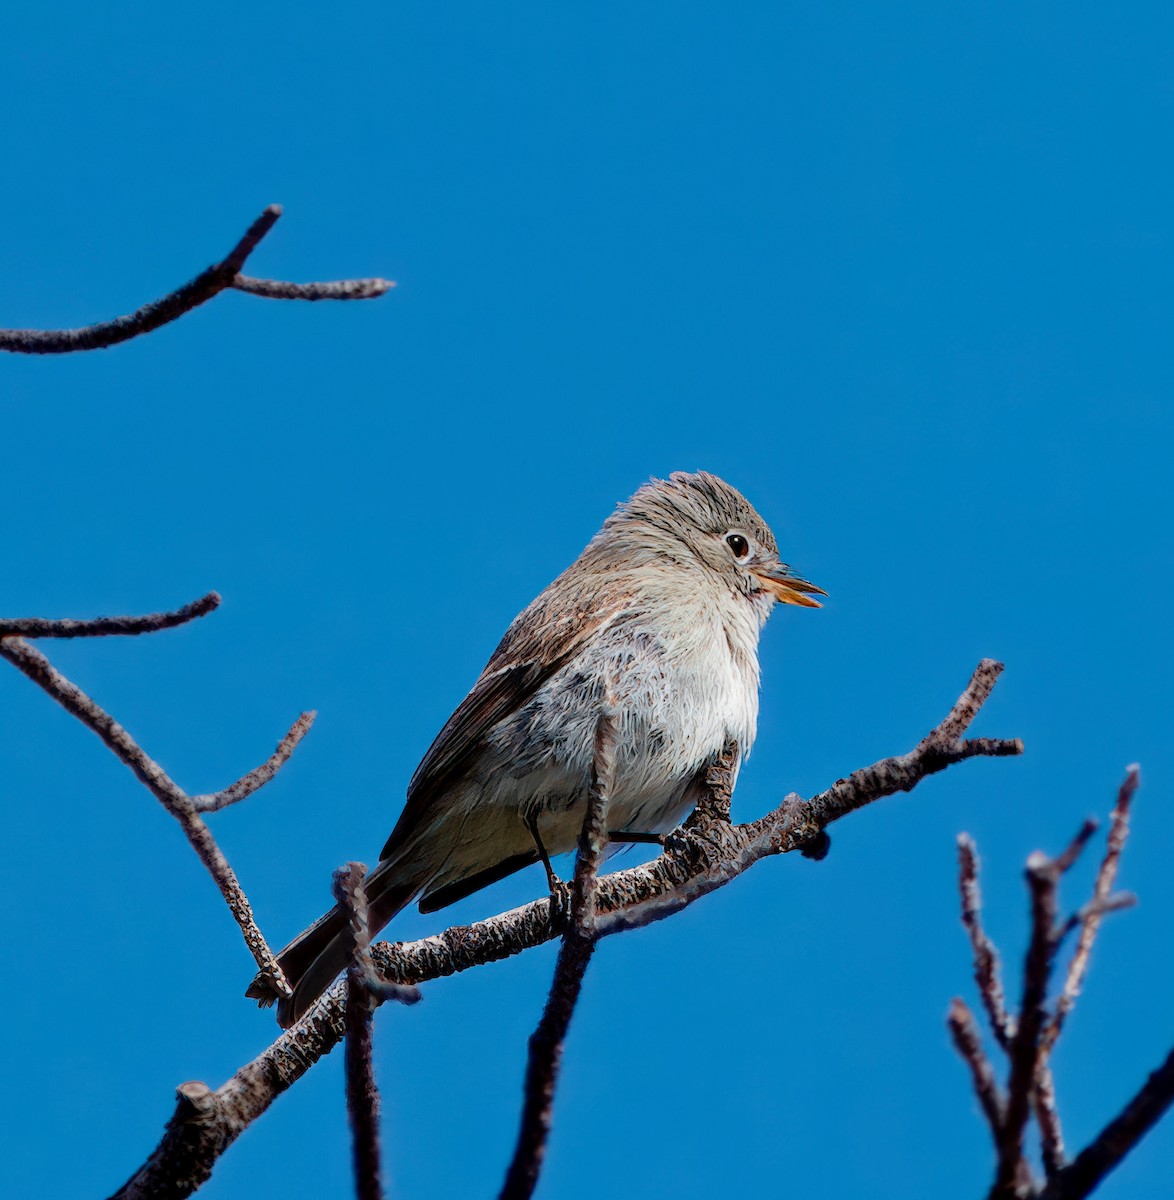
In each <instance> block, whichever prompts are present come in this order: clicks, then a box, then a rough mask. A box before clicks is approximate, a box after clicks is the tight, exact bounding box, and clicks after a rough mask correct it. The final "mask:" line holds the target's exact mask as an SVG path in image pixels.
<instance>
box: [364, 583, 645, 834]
mask: <svg viewBox="0 0 1174 1200" xmlns="http://www.w3.org/2000/svg"><path fill="white" fill-rule="evenodd" d="M573 571H574V568H571V570H570V571H568V572H566V573H564V574H563V575H561V576H559V578H558V579H556V580H555V581H554V583H552V584H551V585H550V587H548V588H547V589H546V591H544V592H543V593H542V595H540V596H539V597H538V598H537V599H536V600H535V601H534V602H533V603H532V604H531V605H530V606H529V608H527V609H526V610H525V611H524V612H522V613H521V615H520V616H518V617H516V618H515V619H514V621H513V624H511V625H510V627H509V629H507V630H506V634H505V637H503V638H502V640H501V644H500V645H499V646H498V647H497V649H496V650H495V651H494V652H493V657H492V658H491V659H490V660H489V662H488V663H486V665H485V669H484V670H483V671H482V672H481V677H480V678H479V679H478V680H477V682H476V683H475V684H474V685H473V690H472V691H471V692H470V693H469V694H468V695H467V696H466V697H465V698H464V700H462V701H461V704H460V707H458V708H457V710H456V712H454V713H453V715H452V716H451V717H449V719H448V721H447V722H446V723H445V726H444V728H443V729H442V730H441V731H440V733H439V734H437V736H436V740H435V741H434V742H433V743H432V745H431V746H430V747H429V749H428V753H427V754H425V755H424V757H423V759H422V760H421V762H420V765H419V766H418V767H417V768H416V773H415V774H414V775H413V776H412V781H411V783H409V784H408V801H407V804H406V805H405V806H404V811H403V812H402V813H401V814H400V818H399V820H398V821H397V822H396V825H395V828H394V829H393V830H392V831H391V837H389V838H388V839H387V844H386V845H385V846H384V847H383V853H382V854H381V855H380V858H387V857H389V856H390V855H391V854H394V853H395V851H396V850H398V849H399V848H400V846H401V845H403V843H404V842H405V841H406V840H407V839H408V837H409V836H410V835H411V833H412V831H413V830H414V829H415V828H416V826H417V825H418V824H419V823H420V822H421V820H422V819H423V817H424V815H425V814H426V813H427V812H428V810H429V809H430V808H431V807H432V805H433V804H434V803H435V802H436V800H438V799H439V798H441V797H443V796H445V795H446V794H447V793H448V792H449V791H450V790H451V789H452V788H453V787H454V786H455V785H456V784H457V783H459V782H460V780H461V779H462V778H464V777H465V775H466V774H467V772H468V771H469V770H470V769H471V768H472V767H473V766H474V764H475V763H476V762H477V759H478V758H479V756H480V753H481V749H482V747H483V746H484V744H485V739H486V737H487V736H488V734H489V732H490V730H492V729H493V727H494V726H495V725H496V724H497V723H498V722H499V721H502V720H504V719H505V718H506V717H508V716H509V715H510V713H513V712H516V711H517V710H518V709H519V708H521V707H522V706H523V705H524V704H526V703H527V701H529V700H530V699H531V697H532V696H533V695H534V694H535V693H536V692H537V691H538V689H539V688H540V687H542V685H543V684H544V683H545V682H546V681H547V680H548V679H549V678H550V677H551V676H552V675H553V674H554V673H555V672H556V671H558V670H559V669H560V668H562V667H564V666H565V665H566V664H567V663H568V662H570V661H571V660H572V659H573V658H574V657H575V656H576V655H577V654H578V653H579V651H580V650H582V649H583V647H584V645H585V644H586V643H587V642H588V641H589V640H590V638H591V637H592V636H593V635H594V634H595V633H596V632H598V631H599V630H600V629H602V628H603V627H604V626H605V625H608V624H610V623H611V622H612V621H613V620H614V619H615V618H616V617H617V616H618V615H619V614H620V613H621V612H623V611H624V609H625V608H626V607H627V606H628V603H629V597H628V594H627V592H626V591H621V590H620V589H618V588H617V587H616V586H615V583H614V581H613V580H608V579H606V578H605V579H597V581H596V582H598V583H599V584H600V586H599V588H598V590H593V589H591V588H590V587H589V586H585V585H586V584H588V582H589V581H588V580H587V579H585V578H584V576H583V574H581V573H579V574H577V578H575V577H572V572H573ZM569 577H571V578H569Z"/></svg>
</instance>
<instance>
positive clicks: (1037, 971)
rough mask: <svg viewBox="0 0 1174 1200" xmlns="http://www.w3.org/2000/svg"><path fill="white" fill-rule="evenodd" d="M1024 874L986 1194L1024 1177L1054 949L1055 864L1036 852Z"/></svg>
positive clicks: (1012, 1190) (1011, 1187)
mask: <svg viewBox="0 0 1174 1200" xmlns="http://www.w3.org/2000/svg"><path fill="white" fill-rule="evenodd" d="M1026 876H1027V887H1028V891H1029V892H1030V894H1031V940H1030V942H1029V944H1028V949H1027V958H1026V961H1025V962H1024V966H1023V993H1022V998H1021V1001H1020V1005H1019V1020H1018V1023H1017V1027H1016V1029H1015V1036H1014V1037H1013V1038H1012V1039H1011V1046H1010V1048H1009V1049H1008V1051H1007V1054H1008V1057H1009V1058H1010V1060H1011V1070H1010V1075H1009V1078H1008V1081H1007V1110H1006V1117H1005V1119H1004V1120H1003V1122H1002V1124H1001V1126H1000V1128H999V1136H998V1138H997V1139H996V1147H995V1148H996V1150H997V1152H998V1159H999V1161H998V1168H997V1170H996V1174H995V1184H994V1187H993V1188H992V1190H991V1195H992V1196H1003V1195H1006V1196H1011V1195H1014V1194H1016V1191H1017V1190H1020V1189H1021V1188H1022V1184H1023V1180H1024V1176H1025V1174H1028V1168H1027V1164H1026V1161H1025V1160H1024V1157H1023V1134H1024V1130H1025V1128H1026V1126H1027V1118H1028V1113H1029V1111H1030V1108H1031V1097H1032V1093H1033V1091H1034V1087H1035V1076H1036V1066H1037V1063H1038V1061H1039V1035H1040V1031H1041V1029H1042V1028H1043V1023H1044V1018H1045V1015H1046V1014H1045V1011H1044V1002H1045V1000H1046V999H1047V994H1048V980H1049V978H1050V977H1051V971H1052V961H1053V957H1054V954H1055V946H1056V933H1055V930H1056V886H1057V883H1058V882H1059V878H1060V874H1059V871H1058V870H1057V866H1056V861H1055V860H1053V859H1050V858H1048V856H1047V855H1046V854H1043V853H1041V852H1040V851H1038V850H1037V851H1035V852H1034V853H1032V854H1031V855H1030V856H1029V857H1028V859H1027V870H1026Z"/></svg>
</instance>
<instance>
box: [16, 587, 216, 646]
mask: <svg viewBox="0 0 1174 1200" xmlns="http://www.w3.org/2000/svg"><path fill="white" fill-rule="evenodd" d="M219 606H220V595H219V593H218V592H209V593H208V594H207V595H206V596H201V597H200V598H199V599H198V600H193V601H192V602H191V603H190V604H185V605H184V606H183V607H182V608H177V609H175V610H174V611H173V612H157V613H148V614H147V615H146V616H144V617H94V618H91V619H90V620H85V621H77V620H74V619H73V618H72V617H65V618H63V619H60V620H51V619H46V618H45V617H15V618H9V619H5V618H3V617H0V638H4V637H24V638H77V637H110V636H112V635H124V634H131V635H133V634H140V633H158V632H160V630H163V629H174V628H175V626H176V625H184V624H186V623H187V622H188V621H194V620H196V618H197V617H205V616H207V615H208V613H210V612H212V611H213V610H214V609H216V608H218V607H219Z"/></svg>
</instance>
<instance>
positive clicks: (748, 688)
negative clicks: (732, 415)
mask: <svg viewBox="0 0 1174 1200" xmlns="http://www.w3.org/2000/svg"><path fill="white" fill-rule="evenodd" d="M813 593H814V594H818V595H821V596H823V595H826V594H827V593H826V592H824V591H822V590H821V589H820V588H817V587H815V585H814V584H811V583H808V582H807V581H806V580H805V579H801V578H800V577H799V576H797V575H795V574H794V573H793V572H792V571H791V568H790V567H788V566H787V564H786V563H784V562H782V561H780V559H779V552H778V546H777V545H776V543H775V539H774V535H773V534H772V533H771V531H770V529H769V528H768V527H767V525H766V522H765V521H763V519H762V518H761V517H760V516H759V515H758V513H757V512H755V510H754V509H753V508H752V507H751V505H750V504H749V502H748V501H747V500H746V499H745V497H743V496H742V495H741V493H739V492H737V491H736V490H735V489H734V488H732V487H730V485H729V484H728V483H725V482H723V481H722V480H721V479H718V478H717V476H716V475H710V474H707V473H706V472H704V471H699V472H698V473H697V474H695V475H689V474H685V473H683V472H677V473H675V474H673V475H671V476H670V477H669V479H667V480H660V479H654V480H652V481H651V482H649V483H646V484H645V485H644V486H643V487H642V488H640V490H639V491H638V492H636V494H635V495H634V496H633V497H632V498H631V499H630V500H628V501H627V502H626V503H624V504H621V505H620V506H619V508H618V509H617V510H616V512H615V513H613V514H612V515H611V516H610V517H608V519H607V520H606V521H605V522H604V523H603V528H602V529H601V530H600V531H599V532H598V533H597V534H596V535H595V536H594V537H593V538H592V539H591V541H590V542H589V543H588V544H587V548H586V549H585V550H584V551H583V553H582V554H580V555H579V557H578V558H577V559H576V560H575V561H574V562H573V563H572V564H571V565H570V566H569V567H568V568H567V569H566V570H565V571H564V572H563V573H562V574H561V575H560V576H559V577H558V578H557V579H556V580H555V581H554V582H553V583H552V584H551V585H550V586H549V587H548V588H547V589H546V590H545V591H544V592H543V593H542V594H541V595H540V596H539V597H538V598H537V599H536V600H535V601H534V602H533V603H532V604H530V605H529V607H527V608H526V609H525V610H524V611H523V612H522V613H521V614H519V615H518V616H517V617H516V618H515V619H514V621H513V623H512V624H511V625H510V627H509V629H507V630H506V633H505V637H503V638H502V640H501V644H500V645H499V646H498V647H497V649H496V650H495V651H494V652H493V657H492V658H491V659H490V660H489V662H488V663H487V664H486V666H485V669H484V670H483V671H482V672H481V676H480V678H479V679H478V680H477V682H476V684H475V685H474V687H473V690H472V691H471V692H470V693H469V694H468V696H466V697H465V699H464V700H463V701H462V702H461V705H460V707H459V708H458V709H457V710H456V712H455V713H453V715H452V716H451V717H450V718H449V719H448V722H447V724H446V725H445V726H444V728H443V729H442V730H441V731H440V734H439V736H438V737H437V738H436V740H435V741H434V742H433V743H432V746H431V747H430V748H429V750H428V753H427V754H425V755H424V759H423V761H422V762H421V763H420V765H419V767H417V768H416V773H415V775H413V776H412V781H411V783H410V784H409V785H408V798H407V804H406V806H405V807H404V811H403V813H402V814H401V816H400V818H399V821H398V822H397V823H396V826H395V828H394V829H393V830H392V832H391V837H390V838H388V840H387V845H386V846H384V847H383V853H382V854H381V855H380V862H379V865H378V866H377V867H376V868H375V870H374V871H372V872H371V874H370V875H369V876H368V877H367V880H366V888H367V896H368V900H369V904H370V928H371V932H372V933H375V931H377V930H379V929H381V928H382V927H383V926H384V925H386V924H387V922H388V921H390V920H391V918H392V917H394V916H395V914H396V913H398V912H399V911H400V910H401V909H402V908H404V907H405V906H406V905H408V904H409V903H410V902H411V901H412V900H414V899H416V898H417V897H419V907H420V911H421V912H425V913H429V912H435V911H436V910H437V909H439V908H443V907H444V906H445V905H447V904H452V903H453V902H454V901H456V900H460V899H461V898H463V897H465V896H468V895H469V894H470V893H472V892H475V891H477V890H478V889H479V888H482V887H485V886H487V885H488V884H490V883H494V882H495V881H497V880H499V879H503V878H505V876H507V875H510V874H512V873H513V872H514V871H518V870H520V869H521V868H522V867H526V866H529V865H530V864H532V863H537V862H539V861H541V862H543V863H544V864H545V865H546V867H547V871H548V873H549V871H550V860H549V855H552V854H562V853H565V852H567V851H570V850H573V849H574V848H575V845H576V842H577V839H578V836H579V832H580V829H581V827H582V824H583V818H584V815H585V812H586V803H587V789H588V785H589V782H590V779H591V767H592V753H593V745H594V734H595V725H596V721H597V718H598V716H599V712H600V708H601V705H602V704H603V702H604V696H605V695H607V696H608V697H609V698H610V702H611V704H612V706H613V709H614V712H615V714H616V756H615V776H614V778H613V781H612V791H611V804H610V809H609V812H608V824H609V826H610V827H611V829H613V830H615V831H616V832H615V833H614V834H612V835H611V838H612V840H613V841H616V842H623V841H641V840H649V841H651V840H653V837H652V836H651V835H657V834H664V833H667V832H669V831H670V830H672V829H673V828H675V827H676V825H677V824H678V823H679V822H680V821H681V819H682V818H683V817H684V816H685V815H686V814H687V813H688V812H689V811H690V810H691V809H692V808H693V807H694V805H695V804H696V801H697V799H698V796H699V794H700V790H701V788H702V786H703V784H704V778H705V768H706V766H707V765H708V763H709V762H710V761H711V760H712V758H713V756H714V755H716V754H718V753H719V752H720V751H721V750H722V749H723V748H724V747H725V745H726V744H727V743H728V742H729V741H731V740H733V741H736V742H737V743H738V746H739V747H740V753H741V755H742V756H744V755H746V754H747V753H748V752H749V750H750V747H751V745H752V744H753V742H754V734H755V729H756V726H757V723H758V635H759V631H760V630H761V628H762V626H763V624H764V622H765V621H766V618H767V617H768V616H769V615H770V611H771V609H772V608H773V607H774V605H775V602H776V601H781V602H782V603H784V604H800V605H804V606H806V607H808V608H818V607H819V601H817V600H813V599H812V598H811V596H812V594H813ZM349 954H350V938H349V935H348V933H347V930H346V918H345V916H344V914H343V913H342V911H341V910H340V909H339V908H337V907H335V908H333V909H331V911H330V912H328V913H327V914H326V915H325V916H323V917H322V918H321V919H320V920H318V921H317V922H315V923H314V924H313V925H311V926H310V928H309V929H307V930H306V931H305V932H304V933H302V934H300V935H299V936H298V937H296V938H294V940H293V941H292V942H290V944H289V945H288V946H287V947H286V948H285V949H284V950H283V951H282V952H281V955H280V956H279V961H280V963H281V966H282V969H283V970H284V971H285V974H286V978H287V979H288V980H289V982H290V984H291V986H292V987H293V996H292V998H290V999H289V1000H283V1001H282V1002H281V1004H280V1005H279V1007H278V1020H279V1021H280V1023H281V1024H282V1025H283V1026H288V1025H290V1024H292V1023H293V1022H294V1021H296V1020H297V1019H298V1017H300V1016H301V1015H302V1014H303V1013H304V1012H305V1011H306V1010H307V1009H308V1008H309V1007H310V1005H311V1004H312V1003H313V1002H314V1001H315V1000H316V999H317V998H318V997H319V996H320V995H321V994H322V992H323V991H324V990H325V989H326V987H327V986H328V985H329V984H330V982H331V981H332V980H333V979H334V977H335V976H336V975H338V974H339V972H340V971H342V970H344V969H345V968H346V966H347V961H348V957H349ZM248 995H250V996H253V997H254V998H256V999H258V1000H260V1001H261V1002H262V1003H271V1002H272V1001H273V1000H274V999H275V997H274V994H273V990H272V988H271V986H270V985H269V984H268V982H267V981H266V980H264V979H263V978H262V977H261V976H258V978H257V979H256V980H254V982H253V984H252V986H251V987H250V988H249V991H248Z"/></svg>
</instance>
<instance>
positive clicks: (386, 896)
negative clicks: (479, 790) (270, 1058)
mask: <svg viewBox="0 0 1174 1200" xmlns="http://www.w3.org/2000/svg"><path fill="white" fill-rule="evenodd" d="M396 866H399V864H398V863H397V862H396V861H395V859H388V860H387V861H385V862H381V863H380V864H379V866H377V867H376V868H375V870H374V871H372V872H371V874H370V875H368V876H367V879H366V889H367V904H368V909H367V914H368V926H369V928H370V930H371V935H372V936H374V935H375V934H376V933H378V932H379V930H380V929H382V928H383V926H384V925H386V924H387V922H388V921H390V920H391V918H392V917H394V916H395V914H396V913H398V912H399V911H400V909H402V908H404V907H405V906H406V905H407V904H408V902H409V901H410V900H411V899H412V897H413V896H414V895H415V894H416V893H417V892H418V891H419V890H420V889H419V886H418V885H416V884H414V883H411V882H408V883H405V882H404V881H403V879H402V872H398V873H397V874H401V877H400V878H393V871H392V868H394V867H396ZM346 925H347V919H346V915H345V914H344V913H343V911H342V909H341V908H339V906H338V905H337V904H336V905H335V906H334V907H333V908H332V909H331V910H330V911H329V912H328V913H326V914H324V915H323V916H321V917H319V918H318V920H317V921H315V922H314V924H313V925H311V926H310V927H309V929H306V930H303V932H301V933H299V934H298V936H297V937H296V938H294V940H293V941H292V942H290V944H289V945H288V946H286V948H285V949H284V950H282V952H281V953H280V954H279V955H278V956H277V961H278V962H279V963H280V964H281V969H282V971H284V972H285V977H286V979H288V980H289V983H290V986H291V987H292V988H293V995H292V996H291V997H290V998H289V999H288V1000H282V1001H280V1002H279V1003H278V1005H277V1023H278V1024H279V1025H280V1026H281V1027H282V1028H283V1029H288V1028H289V1027H290V1026H291V1025H292V1024H293V1023H294V1022H295V1021H296V1020H297V1019H298V1018H299V1017H301V1016H302V1014H303V1013H305V1012H306V1011H307V1010H308V1009H309V1008H310V1006H311V1005H312V1004H313V1003H314V1001H315V1000H317V999H318V997H319V996H321V995H322V993H323V992H324V991H326V989H327V988H328V987H329V986H330V985H331V983H333V982H334V979H335V977H336V976H337V975H339V974H340V973H341V972H342V971H345V970H346V968H347V965H348V964H349V962H350V936H349V934H348V932H347V928H346ZM245 995H246V996H250V997H251V998H252V999H254V1000H259V1001H260V1002H261V1004H262V1005H267V1004H272V1003H273V1001H274V1000H276V999H277V997H276V996H275V995H274V993H273V988H272V987H271V986H270V983H269V981H268V980H267V979H265V978H263V977H262V976H260V975H258V976H257V978H256V979H254V980H253V982H252V983H251V984H250V985H249V988H248V990H247V991H246V992H245Z"/></svg>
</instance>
